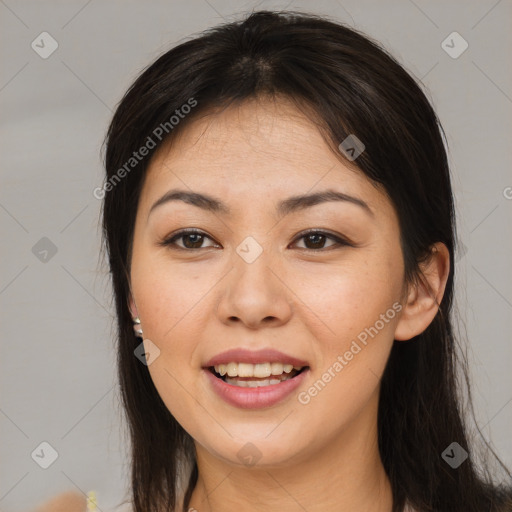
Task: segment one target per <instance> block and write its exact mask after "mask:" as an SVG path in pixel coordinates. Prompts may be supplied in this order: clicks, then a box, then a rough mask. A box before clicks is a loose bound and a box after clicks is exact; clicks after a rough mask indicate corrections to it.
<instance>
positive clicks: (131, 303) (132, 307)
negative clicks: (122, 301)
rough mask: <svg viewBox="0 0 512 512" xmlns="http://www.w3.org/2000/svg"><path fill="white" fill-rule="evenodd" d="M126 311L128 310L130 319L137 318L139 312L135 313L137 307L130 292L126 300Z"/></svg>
mask: <svg viewBox="0 0 512 512" xmlns="http://www.w3.org/2000/svg"><path fill="white" fill-rule="evenodd" d="M128 309H129V310H130V313H131V315H132V318H136V317H138V316H139V312H138V311H137V306H136V305H135V301H134V300H133V296H132V294H131V292H130V296H129V298H128Z"/></svg>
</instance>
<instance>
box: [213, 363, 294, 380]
mask: <svg viewBox="0 0 512 512" xmlns="http://www.w3.org/2000/svg"><path fill="white" fill-rule="evenodd" d="M214 368H215V371H216V372H217V373H218V374H220V375H222V376H224V375H226V374H227V375H228V376H229V377H259V378H264V377H270V376H271V375H281V374H282V373H283V372H285V373H290V372H291V371H292V370H300V369H301V368H302V367H301V366H293V365H291V364H282V363H260V364H251V363H228V364H219V365H215V366H214Z"/></svg>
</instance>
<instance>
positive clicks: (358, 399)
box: [129, 99, 449, 512]
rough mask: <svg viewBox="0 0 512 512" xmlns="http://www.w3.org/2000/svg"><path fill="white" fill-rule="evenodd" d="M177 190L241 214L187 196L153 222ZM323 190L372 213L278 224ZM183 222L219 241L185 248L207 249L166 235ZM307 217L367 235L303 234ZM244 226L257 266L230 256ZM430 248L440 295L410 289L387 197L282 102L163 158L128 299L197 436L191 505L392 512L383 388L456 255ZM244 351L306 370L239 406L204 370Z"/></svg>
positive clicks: (190, 132) (139, 222)
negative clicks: (286, 389)
mask: <svg viewBox="0 0 512 512" xmlns="http://www.w3.org/2000/svg"><path fill="white" fill-rule="evenodd" d="M172 188H180V189H185V190H189V191H194V192H201V193H206V194H210V195H212V196H215V197H216V198H218V199H220V200H221V201H223V202H224V203H225V204H226V205H227V206H228V207H229V208H230V209H231V210H232V213H231V215H225V214H221V213H212V212H207V211H204V210H202V209H200V208H198V207H196V206H193V205H190V204H186V203H184V202H181V201H175V202H169V203H166V204H164V205H161V206H159V207H158V208H156V209H155V210H154V211H153V212H152V213H151V215H150V216H149V218H148V213H149V209H150V208H151V206H152V204H153V203H154V202H155V201H156V200H157V199H159V198H160V197H161V196H162V195H163V194H164V193H165V192H167V191H168V190H170V189H172ZM327 188H330V189H334V190H337V191H340V192H344V193H347V194H350V195H352V196H355V197H357V198H360V199H362V200H364V201H365V202H366V203H367V204H368V205H369V207H370V208H371V210H372V211H373V216H372V215H369V214H368V213H366V212H365V210H364V209H363V208H361V207H359V206H357V205H354V204H351V203H348V202H333V201H331V202H324V203H321V204H318V205H315V206H312V207H310V208H306V209H304V210H300V211H297V212H295V213H292V214H289V215H287V216H285V217H283V218H281V219H279V218H278V217H277V215H276V211H275V208H276V204H277V203H278V202H279V201H280V200H282V199H285V198H288V197H290V196H294V195H299V194H305V193H311V192H318V191H320V190H325V189H327ZM183 228H197V229H198V230H201V231H203V232H205V233H206V235H207V237H205V238H204V239H203V243H202V245H201V242H200V241H199V242H197V239H194V238H190V237H188V238H187V237H186V238H185V239H183V238H181V239H178V240H176V244H178V245H181V246H183V244H184V243H188V246H189V247H191V246H193V243H194V242H196V247H201V248H200V249H189V250H188V252H186V250H182V251H179V250H173V249H172V248H171V247H165V246H160V245H158V242H160V241H161V240H164V239H166V238H169V235H171V234H173V233H175V232H176V231H178V230H179V229H183ZM309 228H317V229H319V230H328V231H331V232H332V233H334V234H335V235H336V234H337V235H339V236H341V237H342V238H343V237H345V238H348V240H350V241H351V242H352V243H353V244H354V245H355V246H354V247H351V246H337V245H336V243H335V241H334V240H332V239H330V238H326V239H325V242H324V246H322V243H321V242H320V243H319V242H318V241H316V242H315V240H313V241H312V240H311V239H309V240H308V239H307V237H306V238H298V237H297V235H299V234H300V233H301V231H303V230H306V229H309ZM247 236H252V237H253V238H254V239H256V240H257V242H258V243H259V244H260V246H261V247H262V249H263V252H262V253H261V255H260V256H259V257H258V258H257V259H256V260H255V261H254V262H252V263H250V264H249V263H247V262H246V261H245V260H244V259H242V258H241V257H240V256H239V255H238V254H237V252H236V248H237V246H238V245H239V244H240V243H241V242H242V241H243V240H244V239H245V238H246V237H247ZM315 243H317V245H316V246H315ZM307 247H309V248H310V250H309V251H308V250H306V248H307ZM315 247H318V248H316V249H315ZM322 247H325V248H322ZM436 249H437V251H436V252H435V254H434V255H433V256H432V258H431V260H430V261H429V262H428V263H426V264H425V267H424V268H423V270H424V272H425V278H426V281H425V283H427V284H428V285H429V286H430V288H431V290H430V291H429V290H428V289H427V286H424V285H410V286H407V284H406V283H405V282H404V264H403V257H402V253H401V249H400V243H399V224H398V218H397V215H396V212H395V210H394V208H393V206H392V204H391V202H390V201H389V199H388V197H387V196H386V194H385V193H384V192H382V191H381V190H379V189H377V188H376V187H375V186H374V185H373V184H372V183H371V182H370V181H369V180H368V179H367V178H366V177H365V176H364V174H363V173H362V172H361V171H359V170H357V168H355V167H354V166H353V165H351V164H350V163H349V162H345V163H344V162H343V161H342V160H340V158H339V157H337V156H336V155H335V154H334V153H333V152H332V151H331V150H330V149H329V148H328V146H327V145H326V143H325V141H324V139H323V138H322V137H321V135H320V133H319V131H318V129H317V128H316V127H315V125H314V124H313V123H312V122H311V121H310V120H309V119H307V118H306V117H305V116H304V115H303V114H302V113H301V112H300V111H298V110H297V109H296V108H295V107H294V106H293V105H292V104H291V103H289V102H288V101H287V100H285V99H279V100H277V101H274V102H271V101H266V100H259V101H257V100H250V101H247V102H245V103H243V104H242V105H241V106H236V107H230V108H228V109H226V110H224V111H222V112H220V113H216V114H212V115H209V116H206V117H202V118H199V119H197V120H195V121H194V122H193V123H192V124H190V125H189V126H187V127H186V129H185V130H184V131H183V132H182V133H180V135H179V137H178V138H176V139H175V140H174V141H173V144H172V146H171V147H168V148H166V150H164V151H160V152H159V153H157V154H156V156H155V157H154V159H153V161H152V162H151V164H150V167H149V169H148V174H147V177H146V180H145V183H144V186H143V190H142V193H141V197H140V202H139V205H138V210H137V217H136V224H135V232H134V244H133V256H132V262H131V276H130V279H131V283H130V284H131V292H132V295H131V297H130V298H129V307H130V309H131V312H132V314H133V316H134V317H135V316H139V317H140V320H141V326H142V329H143V331H144V338H145V340H148V339H149V340H151V342H152V343H154V344H155V345H157V346H158V348H159V349H160V355H159V357H157V358H156V359H155V360H154V362H152V363H151V364H150V365H149V366H148V369H149V371H150V374H151V378H152V379H153V381H154V384H155V386H156V388H157V390H158V392H159V394H160V396H161V397H162V399H163V401H164V402H165V404H166V406H167V407H168V409H169V410H170V411H171V413H172V414H173V415H174V417H175V418H176V419H177V421H178V422H179V423H180V424H181V425H182V426H183V428H184V429H185V430H186V431H187V432H188V433H189V434H190V435H191V436H192V438H193V439H194V442H195V446H196V454H197V461H198V468H199V479H198V484H197V485H196V487H195V489H194V492H193V495H192V500H191V502H190V507H194V508H195V509H196V510H197V511H199V512H203V511H214V512H217V511H223V512H230V511H235V510H236V511H238V510H240V507H241V506H242V504H243V510H245V511H249V512H251V511H268V510H279V511H283V512H287V511H299V510H301V511H302V510H307V511H308V512H316V511H322V512H323V511H325V510H347V511H349V510H350V511H352V512H353V511H356V512H357V511H390V510H391V507H392V498H391V489H390V484H389V481H388V478H387V476H386V474H385V471H384V468H383V466H382V463H381V460H380V457H379V453H378V445H377V407H378V399H379V382H380V377H381V375H382V373H383V371H384V367H385V364H386V361H387V359H388V356H389V353H390V350H391V347H392V344H393V340H394V339H396V340H407V339H410V338H411V337H413V336H415V335H417V334H419V333H421V332H422V331H423V330H425V329H426V327H427V326H428V325H429V324H430V322H431V321H432V320H433V318H434V316H435V314H436V312H437V310H438V306H437V304H438V303H440V301H441V298H442V295H443V292H444V287H445V284H446V279H447V276H448V272H449V254H448V251H447V249H446V247H445V246H444V245H443V244H436ZM315 251H316V252H315ZM397 302H398V303H400V304H401V306H402V309H401V311H400V312H399V313H398V314H396V315H395V316H394V318H393V319H390V320H389V321H388V322H387V323H385V326H384V328H382V329H381V330H380V331H379V332H378V335H376V336H374V337H373V338H369V341H368V343H367V345H366V346H364V347H363V349H362V350H361V351H360V352H359V353H357V355H355V356H354V357H353V359H352V360H351V361H349V362H348V364H347V365H346V366H345V367H344V368H343V370H342V371H340V372H338V373H337V374H336V376H335V377H334V378H332V379H331V381H330V382H329V383H328V384H327V385H326V386H325V387H324V388H323V389H322V390H321V392H319V393H318V394H317V396H314V397H312V398H311V400H310V402H309V403H307V404H306V405H304V404H302V403H300V402H299V401H298V399H297V395H298V393H299V392H301V391H307V389H308V388H309V387H311V386H312V385H313V383H314V382H316V381H317V380H318V379H320V378H321V377H322V374H323V373H324V372H326V371H327V369H328V368H329V367H332V366H333V363H334V362H335V361H336V360H337V357H338V355H343V354H344V353H345V352H346V351H347V350H349V348H350V345H351V343H352V341H353V340H355V339H356V338H357V336H358V334H360V333H361V332H362V331H364V329H365V328H368V327H370V326H374V325H375V323H376V321H377V320H378V319H379V318H381V317H380V315H381V314H385V313H386V311H387V310H389V309H390V308H392V305H393V304H394V303H397ZM145 343H146V344H147V341H145ZM237 347H245V348H248V349H253V350H257V349H261V348H276V349H278V350H280V351H282V352H285V353H287V354H290V355H292V356H295V357H298V358H300V359H304V360H306V361H308V363H309V366H310V374H309V375H308V377H307V380H306V381H305V382H304V383H303V384H302V385H301V387H300V389H299V390H298V391H297V392H294V393H292V395H291V396H290V397H289V398H287V399H285V400H284V401H282V402H280V403H278V404H277V405H275V406H272V407H269V408H266V409H262V410H242V409H238V408H236V407H233V406H231V405H229V404H227V403H225V402H224V401H223V400H221V399H220V398H219V397H218V396H217V395H216V394H215V393H214V392H213V391H212V389H211V388H210V386H209V383H208V380H207V379H206V378H205V375H204V374H203V370H202V369H201V367H202V365H203V364H204V363H205V362H206V361H207V360H208V359H210V358H211V357H213V356H214V355H216V354H218V353H221V352H223V351H225V350H228V349H232V348H237ZM249 442H250V443H252V444H253V445H255V446H256V447H257V449H258V451H259V453H261V457H260V459H259V460H258V461H257V463H256V465H254V466H250V467H249V466H246V465H244V464H243V462H242V461H241V460H240V459H239V458H238V456H237V453H238V451H239V450H240V449H241V448H242V447H243V446H244V445H245V444H246V443H249Z"/></svg>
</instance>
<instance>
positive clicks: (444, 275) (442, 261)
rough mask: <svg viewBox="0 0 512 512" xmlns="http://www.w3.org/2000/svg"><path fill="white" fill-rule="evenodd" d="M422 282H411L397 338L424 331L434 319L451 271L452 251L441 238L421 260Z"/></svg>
mask: <svg viewBox="0 0 512 512" xmlns="http://www.w3.org/2000/svg"><path fill="white" fill-rule="evenodd" d="M420 270H421V274H420V276H419V279H418V282H417V283H414V284H411V286H410V288H409V291H408V297H407V302H406V304H405V305H404V308H403V309H402V313H401V315H400V320H399V321H398V323H397V326H396V329H395V340H399V341H405V340H410V339H411V338H414V336H417V335H418V334H421V333H422V332H423V331H424V330H425V329H426V328H427V327H428V326H429V325H430V323H431V322H432V320H434V317H435V316H436V314H437V312H438V310H439V305H440V304H441V300H442V298H443V295H444V290H445V287H446V281H447V280H448V275H449V273H450V252H449V251H448V248H447V247H446V245H444V244H443V243H441V242H438V243H436V244H434V245H433V246H432V250H431V254H430V256H429V258H428V260H427V261H426V262H424V263H422V264H420Z"/></svg>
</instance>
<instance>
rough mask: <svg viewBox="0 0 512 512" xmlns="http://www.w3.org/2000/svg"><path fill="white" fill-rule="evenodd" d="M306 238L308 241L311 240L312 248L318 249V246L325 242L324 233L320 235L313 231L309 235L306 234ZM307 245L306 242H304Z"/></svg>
mask: <svg viewBox="0 0 512 512" xmlns="http://www.w3.org/2000/svg"><path fill="white" fill-rule="evenodd" d="M306 240H309V241H312V242H313V246H314V247H312V248H313V249H318V248H319V247H318V246H320V248H321V246H323V245H324V243H325V235H321V234H318V233H313V234H311V235H307V236H306ZM306 245H307V244H306Z"/></svg>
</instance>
